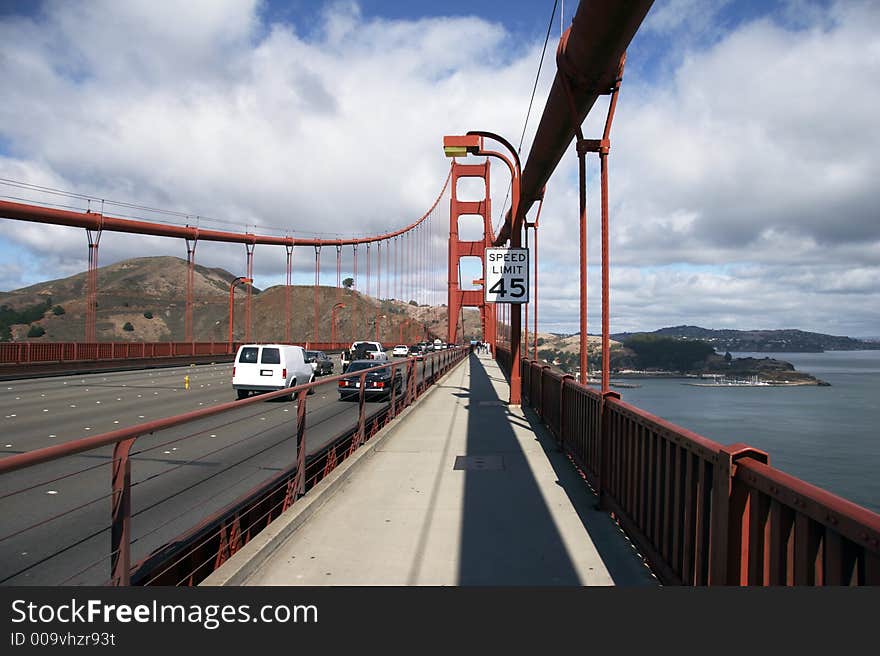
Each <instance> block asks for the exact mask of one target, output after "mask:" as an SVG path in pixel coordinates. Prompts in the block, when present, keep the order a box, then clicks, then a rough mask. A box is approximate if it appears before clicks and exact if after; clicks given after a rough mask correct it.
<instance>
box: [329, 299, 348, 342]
mask: <svg viewBox="0 0 880 656" xmlns="http://www.w3.org/2000/svg"><path fill="white" fill-rule="evenodd" d="M344 307H345V303H337V304H336V305H334V306H333V309H332V310H330V341H331V342H333V347H334V348H335V347H336V309H337V308H344Z"/></svg>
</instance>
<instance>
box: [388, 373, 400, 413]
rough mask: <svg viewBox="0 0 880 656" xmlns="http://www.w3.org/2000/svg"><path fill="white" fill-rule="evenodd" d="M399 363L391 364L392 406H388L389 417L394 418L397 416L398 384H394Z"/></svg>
mask: <svg viewBox="0 0 880 656" xmlns="http://www.w3.org/2000/svg"><path fill="white" fill-rule="evenodd" d="M397 371H398V369H397V363H396V362H394V363H392V365H391V406H390V407H389V408H388V419H389V420H390V419H394V417H396V416H397V412H396V410H397V385H395V384H394V375H395V374H396V373H397Z"/></svg>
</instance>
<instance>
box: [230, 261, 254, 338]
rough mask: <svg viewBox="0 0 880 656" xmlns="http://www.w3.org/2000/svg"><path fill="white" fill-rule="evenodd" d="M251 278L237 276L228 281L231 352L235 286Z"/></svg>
mask: <svg viewBox="0 0 880 656" xmlns="http://www.w3.org/2000/svg"><path fill="white" fill-rule="evenodd" d="M252 282H253V279H251V278H245V277H243V276H239V277H238V278H235V279H234V280H233V281H232V282H231V283H229V351H230V352H232V319H233V317H234V316H235V286H236V285H238V284H239V283H241V284H247V285H249V284H251V283H252Z"/></svg>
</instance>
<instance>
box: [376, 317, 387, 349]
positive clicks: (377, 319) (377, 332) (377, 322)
mask: <svg viewBox="0 0 880 656" xmlns="http://www.w3.org/2000/svg"><path fill="white" fill-rule="evenodd" d="M387 318H388V316H387V315H385V314H379V313H378V312H377V313H376V341H377V342H380V343H381V342H382V340H381V339H379V319H387Z"/></svg>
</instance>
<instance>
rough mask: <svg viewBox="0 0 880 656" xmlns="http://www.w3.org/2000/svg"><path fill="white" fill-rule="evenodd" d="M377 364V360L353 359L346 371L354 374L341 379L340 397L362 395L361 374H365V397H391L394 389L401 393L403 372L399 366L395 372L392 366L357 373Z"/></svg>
mask: <svg viewBox="0 0 880 656" xmlns="http://www.w3.org/2000/svg"><path fill="white" fill-rule="evenodd" d="M376 366H378V363H377V362H376V361H375V360H352V361H351V363H350V364H349V365H348V369H347V370H346V372H345V373H346V374H354V375H346V376H345V377H344V378H340V379H339V383H338V384H337V389H338V390H339V399H340V400H341V401H345V400H346V399H351V398H358V397H359V396H360V384H361V375H363V376H364V396H365V398H368V399H370V398H381V397H390V396H391V392H392V390H395V391H396V393H397V394H400V393H401V391H403V372H401V371H400V368H397V369H396V370H395V371H394V373H393V374H392V372H391V367H390V366H386V367H382V368H381V369H377V370H376V371H370V372H368V373H366V374H360V373H356V372H361V371H363V370H364V369H371V368H373V367H376Z"/></svg>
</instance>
